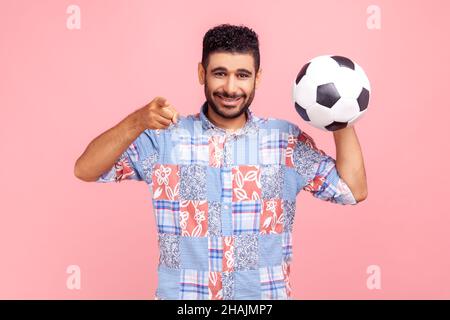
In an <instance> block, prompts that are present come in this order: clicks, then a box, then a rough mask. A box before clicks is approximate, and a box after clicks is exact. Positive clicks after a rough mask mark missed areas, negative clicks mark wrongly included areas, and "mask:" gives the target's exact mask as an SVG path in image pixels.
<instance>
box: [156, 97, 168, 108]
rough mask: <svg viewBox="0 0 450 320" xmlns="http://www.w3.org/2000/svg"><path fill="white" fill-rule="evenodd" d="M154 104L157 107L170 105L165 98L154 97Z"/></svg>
mask: <svg viewBox="0 0 450 320" xmlns="http://www.w3.org/2000/svg"><path fill="white" fill-rule="evenodd" d="M155 102H156V104H157V105H158V106H159V107H161V108H162V107H167V106H169V105H170V103H169V101H167V99H166V98H164V97H156V98H155Z"/></svg>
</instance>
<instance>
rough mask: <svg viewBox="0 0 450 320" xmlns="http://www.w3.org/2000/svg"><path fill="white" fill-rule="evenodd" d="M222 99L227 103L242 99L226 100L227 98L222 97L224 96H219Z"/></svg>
mask: <svg viewBox="0 0 450 320" xmlns="http://www.w3.org/2000/svg"><path fill="white" fill-rule="evenodd" d="M219 97H220V98H221V99H223V100H225V101H229V102H231V101H236V100H239V99H240V97H239V98H236V99H229V98H225V97H222V96H219Z"/></svg>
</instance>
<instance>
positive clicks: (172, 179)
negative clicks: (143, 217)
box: [153, 164, 180, 200]
mask: <svg viewBox="0 0 450 320" xmlns="http://www.w3.org/2000/svg"><path fill="white" fill-rule="evenodd" d="M153 170H154V171H153V173H154V174H153V199H155V200H178V199H179V198H178V194H179V190H180V175H179V172H178V166H177V165H172V164H167V165H162V164H156V165H155V166H154V169H153Z"/></svg>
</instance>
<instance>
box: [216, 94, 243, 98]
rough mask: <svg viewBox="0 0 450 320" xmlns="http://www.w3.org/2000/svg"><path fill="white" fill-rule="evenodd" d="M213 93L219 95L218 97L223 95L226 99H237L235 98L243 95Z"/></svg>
mask: <svg viewBox="0 0 450 320" xmlns="http://www.w3.org/2000/svg"><path fill="white" fill-rule="evenodd" d="M215 95H216V96H219V97H224V98H227V99H237V98H241V97H244V96H243V95H242V96H230V95H228V94H226V93H216V94H215Z"/></svg>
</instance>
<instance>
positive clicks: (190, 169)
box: [179, 164, 207, 200]
mask: <svg viewBox="0 0 450 320" xmlns="http://www.w3.org/2000/svg"><path fill="white" fill-rule="evenodd" d="M179 193H180V198H181V199H183V200H206V198H207V197H206V166H202V165H197V164H192V165H181V166H180V192H179Z"/></svg>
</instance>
